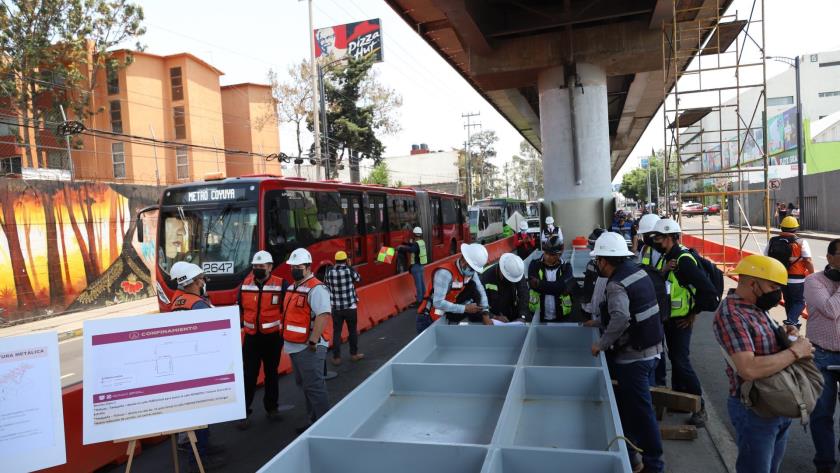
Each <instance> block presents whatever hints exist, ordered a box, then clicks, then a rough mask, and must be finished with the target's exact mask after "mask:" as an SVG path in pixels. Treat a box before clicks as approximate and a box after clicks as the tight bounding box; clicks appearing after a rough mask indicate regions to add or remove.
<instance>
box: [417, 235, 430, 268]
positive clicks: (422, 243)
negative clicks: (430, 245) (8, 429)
mask: <svg viewBox="0 0 840 473" xmlns="http://www.w3.org/2000/svg"><path fill="white" fill-rule="evenodd" d="M417 246H419V247H420V264H426V263H428V262H429V257H428V256H426V242H425V241H423V240H417Z"/></svg>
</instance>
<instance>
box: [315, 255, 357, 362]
mask: <svg viewBox="0 0 840 473" xmlns="http://www.w3.org/2000/svg"><path fill="white" fill-rule="evenodd" d="M361 281H362V277H361V276H359V273H358V272H356V270H355V269H353V264H352V262H351V261H350V259H349V258H348V257H347V253H345V252H344V251H337V252H336V253H335V265H334V266H332V267H330V268H329V269H328V270H327V272H326V277H325V278H324V282H325V283H326V284H327V287H329V288H330V296H331V297H330V300H331V301H332V324H333V325H332V327H333V331H332V333H333V334H335V337H333V348H332V350H333V356H332V359H331V360H330V361H331V362H332V364H333V365H335V366H338V365H340V364H341V330H342V329H343V328H344V323H345V322H346V323H347V341H348V342H349V343H350V359H351V360H353V361H359V360H361V359H362V358H364V357H365V354H364V353H359V334H358V332H357V331H356V322H357V321H358V310H357V309H358V306H357V303H358V302H359V296H358V294H356V284H358V283H360V282H361Z"/></svg>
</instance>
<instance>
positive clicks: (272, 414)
mask: <svg viewBox="0 0 840 473" xmlns="http://www.w3.org/2000/svg"><path fill="white" fill-rule="evenodd" d="M265 416H266V417H268V420H270V421H273V422H280V421H281V420H283V416H281V415H280V412H278V411H277V409H272V410H270V411H268V412H266V413H265Z"/></svg>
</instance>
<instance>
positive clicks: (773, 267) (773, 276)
mask: <svg viewBox="0 0 840 473" xmlns="http://www.w3.org/2000/svg"><path fill="white" fill-rule="evenodd" d="M734 273H735V274H740V275H742V276H752V277H754V278H758V279H764V280H766V281H772V282H775V283H779V284H781V285H783V286H786V285H787V281H788V273H787V269H785V265H783V264H782V263H780V262H779V261H778V260H777V259H775V258H771V257H769V256H764V255H749V256H746V257H744V259H742V260H741V261H740V262H739V263H738V266H736V267H735V271H734Z"/></svg>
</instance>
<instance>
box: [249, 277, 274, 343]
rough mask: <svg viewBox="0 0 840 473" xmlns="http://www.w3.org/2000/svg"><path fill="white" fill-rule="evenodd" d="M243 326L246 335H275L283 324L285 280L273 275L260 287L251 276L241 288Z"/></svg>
mask: <svg viewBox="0 0 840 473" xmlns="http://www.w3.org/2000/svg"><path fill="white" fill-rule="evenodd" d="M240 291H241V294H240V304H241V307H242V325H243V326H244V327H245V333H247V334H249V335H255V334H256V333H257V331H259V332H260V333H275V332H278V331H280V324H282V323H283V312H282V311H281V309H282V307H283V301H282V300H281V297H282V296H283V279H282V278H280V277H278V276H274V275H271V276H269V277H268V279H267V280H266V281H265V283H263V286H262V287H260V286H258V285H257V284H255V283H254V273H251V274H249V275H248V276H247V277H246V278H245V280H244V281H242V287H241V288H240Z"/></svg>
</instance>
